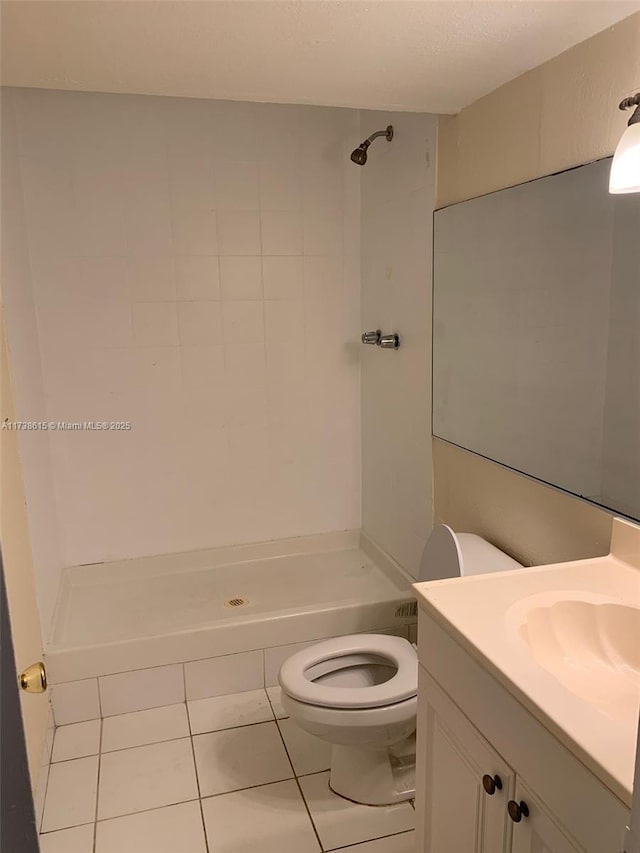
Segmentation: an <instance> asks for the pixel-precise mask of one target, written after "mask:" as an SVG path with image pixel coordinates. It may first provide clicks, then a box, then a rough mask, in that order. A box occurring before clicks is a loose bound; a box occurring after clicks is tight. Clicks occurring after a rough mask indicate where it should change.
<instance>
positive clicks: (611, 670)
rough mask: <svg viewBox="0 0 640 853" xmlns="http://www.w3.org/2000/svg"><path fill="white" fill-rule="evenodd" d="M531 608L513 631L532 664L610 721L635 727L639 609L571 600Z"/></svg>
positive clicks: (639, 672) (638, 693)
mask: <svg viewBox="0 0 640 853" xmlns="http://www.w3.org/2000/svg"><path fill="white" fill-rule="evenodd" d="M531 605H532V606H531V607H530V608H527V609H526V610H525V612H524V613H522V612H521V618H520V619H519V620H518V622H519V623H520V624H519V627H518V632H519V635H520V637H521V639H522V640H523V641H524V643H525V644H526V646H527V647H528V650H529V651H530V653H531V655H532V657H533V658H534V659H535V661H536V662H537V663H538V664H539V665H540V666H542V667H543V668H544V669H545V670H546V671H547V672H549V673H550V674H551V675H553V676H554V678H556V679H557V680H558V681H559V682H560V683H561V684H562V685H563V686H564V687H565V688H566V689H567V690H570V691H571V692H572V693H573V694H574V695H576V696H578V697H579V698H580V699H583V700H584V701H585V702H588V703H589V704H590V705H591V706H592V707H594V708H596V709H597V710H598V711H599V712H600V713H602V714H604V715H605V716H607V717H608V718H609V719H611V720H613V721H615V722H618V723H630V724H631V725H635V722H636V720H637V714H638V704H639V702H640V609H639V608H637V607H632V606H629V605H626V604H621V603H617V602H612V601H599V602H594V601H585V600H577V599H570V598H565V599H559V600H556V601H554V602H552V603H551V602H550V603H545V604H542V603H537V604H535V603H533V602H531Z"/></svg>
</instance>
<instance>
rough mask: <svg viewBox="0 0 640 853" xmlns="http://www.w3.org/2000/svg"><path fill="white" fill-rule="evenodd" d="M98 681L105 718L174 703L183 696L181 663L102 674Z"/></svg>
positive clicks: (182, 699)
mask: <svg viewBox="0 0 640 853" xmlns="http://www.w3.org/2000/svg"><path fill="white" fill-rule="evenodd" d="M98 682H99V685H100V703H101V706H102V715H103V716H104V717H110V716H112V715H114V714H126V713H128V712H130V711H142V710H144V709H146V708H158V707H160V706H162V705H174V704H176V703H178V702H184V699H185V693H184V673H183V668H182V664H173V665H172V666H159V667H154V668H153V669H138V670H134V671H132V672H122V673H119V674H117V675H103V676H101V677H100V678H99V679H98Z"/></svg>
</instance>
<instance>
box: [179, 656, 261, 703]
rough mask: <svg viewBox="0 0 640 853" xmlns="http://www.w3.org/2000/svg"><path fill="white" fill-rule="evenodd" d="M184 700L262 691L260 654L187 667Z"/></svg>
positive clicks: (198, 661)
mask: <svg viewBox="0 0 640 853" xmlns="http://www.w3.org/2000/svg"><path fill="white" fill-rule="evenodd" d="M184 670H185V684H186V689H187V699H204V698H207V697H209V696H223V695H224V694H226V693H240V692H241V691H243V690H256V689H257V688H259V687H264V672H263V657H262V651H255V652H242V653H241V654H238V655H225V656H224V657H219V658H209V659H207V660H197V661H192V662H191V663H186V664H185V666H184Z"/></svg>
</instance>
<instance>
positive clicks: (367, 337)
mask: <svg viewBox="0 0 640 853" xmlns="http://www.w3.org/2000/svg"><path fill="white" fill-rule="evenodd" d="M381 335H382V332H381V331H380V329H376V331H375V332H363V333H362V343H363V344H373V345H374V346H377V345H378V344H379V343H380V337H381Z"/></svg>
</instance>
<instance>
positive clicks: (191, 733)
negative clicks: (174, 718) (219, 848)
mask: <svg viewBox="0 0 640 853" xmlns="http://www.w3.org/2000/svg"><path fill="white" fill-rule="evenodd" d="M185 678H186V676H185ZM186 695H187V694H186V682H185V702H184V703H185V705H186V708H187V726H188V727H189V742H190V743H191V755H192V758H193V772H194V773H195V775H196V788H197V789H198V806H199V808H200V820H201V822H202V834H203V836H204V845H205V849H206V853H209V839H208V837H207V826H206V824H205V822H204V809H203V808H202V791H201V790H200V774H199V772H198V762H197V761H196V748H195V745H194V743H193V731H192V729H191V717H190V716H189V705H188V703H187V699H186Z"/></svg>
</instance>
